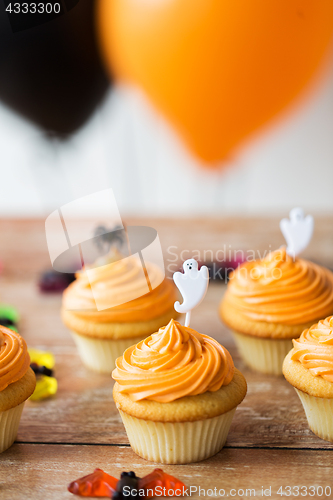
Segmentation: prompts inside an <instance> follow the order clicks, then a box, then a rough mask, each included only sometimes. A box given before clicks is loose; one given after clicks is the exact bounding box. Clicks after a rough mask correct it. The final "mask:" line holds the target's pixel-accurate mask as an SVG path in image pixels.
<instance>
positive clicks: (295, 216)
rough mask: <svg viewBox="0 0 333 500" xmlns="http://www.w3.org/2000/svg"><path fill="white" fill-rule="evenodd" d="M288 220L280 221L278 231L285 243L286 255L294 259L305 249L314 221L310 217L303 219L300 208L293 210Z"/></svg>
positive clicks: (310, 236)
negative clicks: (280, 232)
mask: <svg viewBox="0 0 333 500" xmlns="http://www.w3.org/2000/svg"><path fill="white" fill-rule="evenodd" d="M289 217H290V219H282V220H281V222H280V229H281V231H282V234H283V236H284V237H285V240H286V242H287V254H288V255H290V256H291V257H294V258H295V257H296V256H297V255H299V254H300V253H301V252H303V250H305V249H306V247H307V246H308V244H309V243H310V240H311V238H312V234H313V227H314V220H313V217H312V215H307V216H306V217H304V212H303V210H302V209H301V208H293V209H292V210H291V211H290V213H289Z"/></svg>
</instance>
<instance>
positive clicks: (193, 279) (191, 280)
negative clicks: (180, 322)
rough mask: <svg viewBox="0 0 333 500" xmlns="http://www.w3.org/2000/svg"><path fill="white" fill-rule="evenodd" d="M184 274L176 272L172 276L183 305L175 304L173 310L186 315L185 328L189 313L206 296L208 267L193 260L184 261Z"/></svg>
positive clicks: (188, 324) (189, 317)
mask: <svg viewBox="0 0 333 500" xmlns="http://www.w3.org/2000/svg"><path fill="white" fill-rule="evenodd" d="M183 269H184V274H183V273H180V272H177V273H174V275H173V281H174V282H175V284H176V286H177V288H178V289H179V291H180V293H181V294H182V297H183V303H182V304H180V303H179V301H178V300H177V302H175V306H174V307H175V309H176V311H177V312H179V313H186V318H185V326H190V320H191V311H192V309H194V308H195V307H196V306H198V305H199V304H200V302H201V301H202V300H203V298H204V296H205V295H206V292H207V288H208V281H209V272H208V267H206V266H201V268H200V271H199V270H198V263H197V261H196V260H194V259H188V260H185V262H184V264H183Z"/></svg>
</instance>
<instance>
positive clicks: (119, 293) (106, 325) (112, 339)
mask: <svg viewBox="0 0 333 500" xmlns="http://www.w3.org/2000/svg"><path fill="white" fill-rule="evenodd" d="M88 272H89V277H88V274H87V272H86V271H85V270H83V271H81V272H79V273H77V275H76V280H75V281H74V282H73V283H71V284H70V285H69V287H68V288H67V289H66V290H65V291H64V294H63V305H62V319H63V322H64V323H65V325H66V326H67V327H68V328H69V330H70V331H71V333H72V335H73V338H74V341H75V343H76V345H77V347H78V350H79V354H80V356H81V359H82V361H83V363H84V364H85V365H86V366H87V367H88V368H90V369H92V370H95V371H97V372H100V373H108V374H110V373H111V371H112V369H113V368H114V366H115V361H116V359H117V358H118V357H119V356H121V355H122V354H123V352H124V351H125V349H127V348H128V347H129V346H131V345H133V344H135V343H136V342H138V340H139V339H143V338H145V337H146V336H147V335H150V334H151V333H153V332H155V331H156V330H157V329H158V328H159V327H160V326H163V325H165V324H166V323H167V322H168V321H170V319H171V318H174V317H176V316H177V313H176V312H175V310H174V308H173V304H174V302H175V300H176V298H177V293H176V288H175V286H174V284H173V283H172V281H171V280H169V279H167V278H165V279H163V274H162V271H161V270H160V268H159V267H158V266H156V265H154V264H149V263H147V264H146V272H147V273H148V276H149V283H150V288H148V285H147V278H146V273H145V272H144V271H143V268H142V264H141V261H140V259H139V258H136V257H135V256H130V257H127V258H123V259H120V260H117V261H115V262H110V263H108V264H107V265H103V266H99V267H96V268H92V269H89V270H88ZM149 290H150V291H149ZM96 304H98V309H97V306H96ZM113 304H114V305H113ZM110 305H112V307H110Z"/></svg>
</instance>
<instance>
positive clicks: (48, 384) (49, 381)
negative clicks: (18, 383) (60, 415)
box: [30, 375, 58, 401]
mask: <svg viewBox="0 0 333 500" xmlns="http://www.w3.org/2000/svg"><path fill="white" fill-rule="evenodd" d="M57 390H58V382H57V379H55V378H54V377H47V376H44V375H38V376H37V380H36V389H35V390H34V393H33V394H32V396H30V399H32V401H39V400H41V399H46V398H48V397H50V396H54V395H55V394H56V393H57Z"/></svg>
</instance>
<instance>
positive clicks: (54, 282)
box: [38, 269, 75, 293]
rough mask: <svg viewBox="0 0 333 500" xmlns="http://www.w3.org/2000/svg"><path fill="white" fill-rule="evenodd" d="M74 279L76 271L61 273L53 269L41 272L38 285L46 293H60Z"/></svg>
mask: <svg viewBox="0 0 333 500" xmlns="http://www.w3.org/2000/svg"><path fill="white" fill-rule="evenodd" d="M74 280H75V275H74V273H59V272H58V271H55V270H54V269H51V270H49V271H45V272H44V273H43V274H41V276H40V277H39V280H38V287H39V290H40V291H41V292H44V293H60V292H63V291H64V290H65V288H67V287H68V285H69V284H70V283H72V281H74Z"/></svg>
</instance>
